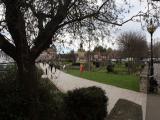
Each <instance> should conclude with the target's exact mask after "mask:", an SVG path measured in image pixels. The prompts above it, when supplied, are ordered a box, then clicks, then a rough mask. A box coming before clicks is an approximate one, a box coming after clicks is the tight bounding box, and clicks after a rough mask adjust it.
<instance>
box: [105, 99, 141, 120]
mask: <svg viewBox="0 0 160 120" xmlns="http://www.w3.org/2000/svg"><path fill="white" fill-rule="evenodd" d="M107 120H142V107H141V105H138V104H136V103H134V102H131V101H128V100H124V99H119V100H118V101H117V103H116V104H115V106H114V108H113V109H112V110H111V112H110V114H109V116H108V118H107Z"/></svg>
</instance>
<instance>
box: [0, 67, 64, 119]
mask: <svg viewBox="0 0 160 120" xmlns="http://www.w3.org/2000/svg"><path fill="white" fill-rule="evenodd" d="M15 71H16V70H15V68H11V69H10V70H9V71H8V72H7V73H6V75H4V77H3V78H0V91H1V92H0V120H27V116H26V112H25V109H24V108H25V106H26V105H27V104H28V101H25V99H24V92H23V90H22V88H21V85H20V84H19V80H17V79H16V72H15ZM41 74H42V71H41V70H39V71H38V77H39V82H38V96H37V98H38V99H37V102H36V103H35V104H36V106H37V111H36V113H35V114H37V115H38V120H52V119H54V120H64V115H63V113H64V112H63V109H62V107H63V106H62V105H63V93H61V92H60V91H59V90H58V89H57V88H56V87H55V86H54V85H53V84H52V82H51V81H50V80H49V79H41V77H40V76H41Z"/></svg>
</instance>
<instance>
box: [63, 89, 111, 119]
mask: <svg viewBox="0 0 160 120" xmlns="http://www.w3.org/2000/svg"><path fill="white" fill-rule="evenodd" d="M107 101H108V98H107V97H106V96H105V92H104V91H103V90H102V89H100V88H97V87H89V88H81V89H75V90H74V91H69V92H68V93H67V95H66V96H65V97H64V105H65V108H64V110H65V115H66V116H65V118H66V120H104V118H105V117H106V115H107Z"/></svg>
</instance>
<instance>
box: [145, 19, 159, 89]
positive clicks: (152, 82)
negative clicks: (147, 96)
mask: <svg viewBox="0 0 160 120" xmlns="http://www.w3.org/2000/svg"><path fill="white" fill-rule="evenodd" d="M157 27H158V25H157V23H156V21H155V20H153V18H151V19H150V21H149V22H147V31H148V32H149V33H150V35H151V46H150V52H151V53H150V64H149V65H150V75H149V83H150V85H149V91H150V92H154V88H155V87H157V81H156V80H155V78H154V65H153V33H154V32H155V30H156V29H157Z"/></svg>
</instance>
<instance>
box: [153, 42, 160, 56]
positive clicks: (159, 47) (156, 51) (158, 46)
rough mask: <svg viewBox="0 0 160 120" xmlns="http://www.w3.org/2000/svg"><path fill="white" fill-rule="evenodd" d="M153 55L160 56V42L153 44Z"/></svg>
mask: <svg viewBox="0 0 160 120" xmlns="http://www.w3.org/2000/svg"><path fill="white" fill-rule="evenodd" d="M153 55H154V57H155V58H160V42H156V43H155V44H154V45H153Z"/></svg>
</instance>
